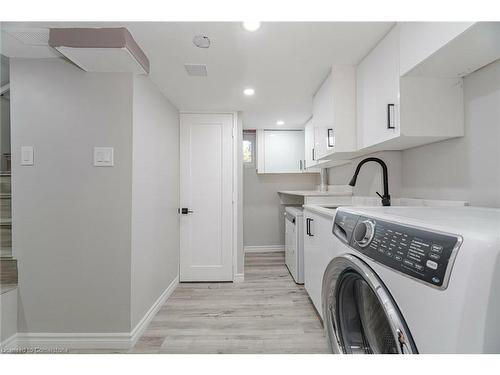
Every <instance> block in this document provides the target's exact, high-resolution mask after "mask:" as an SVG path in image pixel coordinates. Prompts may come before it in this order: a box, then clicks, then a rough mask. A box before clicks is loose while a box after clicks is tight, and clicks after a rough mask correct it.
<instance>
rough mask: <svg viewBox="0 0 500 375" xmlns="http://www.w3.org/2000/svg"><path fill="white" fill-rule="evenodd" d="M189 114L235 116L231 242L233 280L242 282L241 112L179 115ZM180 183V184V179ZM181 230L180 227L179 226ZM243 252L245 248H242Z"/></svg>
mask: <svg viewBox="0 0 500 375" xmlns="http://www.w3.org/2000/svg"><path fill="white" fill-rule="evenodd" d="M189 114H194V115H231V116H232V118H233V125H232V136H233V168H232V171H233V173H232V176H233V178H232V185H233V189H232V191H233V195H232V203H233V209H232V216H233V217H232V223H233V227H232V228H231V229H232V230H231V236H232V238H231V242H232V244H233V249H232V254H233V267H232V268H233V282H240V281H243V278H244V274H243V273H240V274H239V273H237V272H238V242H239V241H238V238H239V237H238V224H239V220H238V211H239V210H240V208H239V205H240V204H239V198H240V197H239V194H238V192H239V191H240V190H239V189H240V186H239V185H240V184H241V183H243V180H242V179H240V178H239V177H240V174H241V173H242V167H243V166H242V165H240V164H242V163H240V158H239V154H240V152H239V151H241V150H240V149H241V145H240V144H239V143H238V139H239V138H240V137H239V136H238V134H239V133H238V130H241V131H242V129H238V128H239V126H238V122H239V112H222V111H179V116H180V115H189ZM179 126H180V119H179ZM179 144H180V132H179ZM179 185H180V180H179ZM178 201H179V204H178V206H179V207H180V191H179V197H178ZM179 231H180V228H179ZM241 235H242V234H241ZM180 252H181V248H180V246H179V264H178V273H179V275H180V271H181V270H180V256H181V254H180ZM242 253H243V249H242Z"/></svg>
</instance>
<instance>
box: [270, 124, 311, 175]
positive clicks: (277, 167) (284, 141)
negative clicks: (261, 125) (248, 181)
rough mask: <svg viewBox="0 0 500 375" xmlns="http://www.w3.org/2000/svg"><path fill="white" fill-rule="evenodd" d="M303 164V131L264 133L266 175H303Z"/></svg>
mask: <svg viewBox="0 0 500 375" xmlns="http://www.w3.org/2000/svg"><path fill="white" fill-rule="evenodd" d="M303 163H304V131H303V130H265V131H264V170H265V173H302V170H303Z"/></svg>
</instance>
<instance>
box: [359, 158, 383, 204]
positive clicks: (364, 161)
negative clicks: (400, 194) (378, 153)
mask: <svg viewBox="0 0 500 375" xmlns="http://www.w3.org/2000/svg"><path fill="white" fill-rule="evenodd" d="M369 161H374V162H377V163H379V164H380V166H381V167H382V174H383V177H384V195H380V193H379V192H378V191H377V195H378V196H379V197H380V198H382V206H390V205H391V196H390V195H389V180H388V178H387V165H386V164H385V163H384V161H383V160H381V159H379V158H366V159H363V160H361V161H360V162H359V164H358V166H357V167H356V172H354V176H352V179H351V182H349V185H351V186H354V185H356V179H357V178H358V173H359V170H360V169H361V166H362V165H363V164H365V163H367V162H369Z"/></svg>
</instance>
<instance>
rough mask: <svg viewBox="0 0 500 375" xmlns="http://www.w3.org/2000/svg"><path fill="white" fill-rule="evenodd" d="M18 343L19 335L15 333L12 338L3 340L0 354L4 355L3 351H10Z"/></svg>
mask: <svg viewBox="0 0 500 375" xmlns="http://www.w3.org/2000/svg"><path fill="white" fill-rule="evenodd" d="M16 342H17V333H14V334H13V335H12V336H10V337H9V338H7V339H5V340H3V341H2V342H1V343H0V353H2V351H4V350H7V351H8V350H9V349H12V348H15V347H16Z"/></svg>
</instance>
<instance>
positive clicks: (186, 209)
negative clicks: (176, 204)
mask: <svg viewBox="0 0 500 375" xmlns="http://www.w3.org/2000/svg"><path fill="white" fill-rule="evenodd" d="M177 212H178V213H180V214H183V215H187V214H192V213H193V212H194V211H192V210H190V209H189V208H186V207H183V208H179V209H178V210H177Z"/></svg>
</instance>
